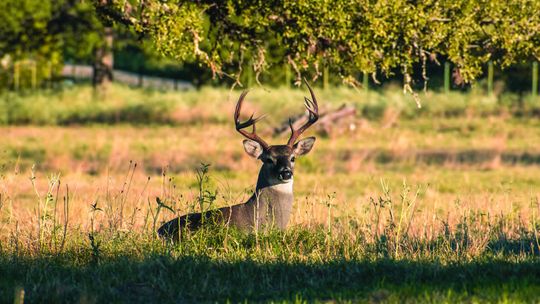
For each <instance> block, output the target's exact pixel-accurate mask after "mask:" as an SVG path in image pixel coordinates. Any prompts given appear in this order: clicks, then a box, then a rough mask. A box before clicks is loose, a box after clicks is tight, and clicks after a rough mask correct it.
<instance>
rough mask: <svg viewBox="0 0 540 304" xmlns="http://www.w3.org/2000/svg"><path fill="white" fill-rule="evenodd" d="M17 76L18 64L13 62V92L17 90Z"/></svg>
mask: <svg viewBox="0 0 540 304" xmlns="http://www.w3.org/2000/svg"><path fill="white" fill-rule="evenodd" d="M19 74H20V71H19V62H18V61H15V63H14V64H13V88H14V89H15V91H18V90H19V80H20V79H19Z"/></svg>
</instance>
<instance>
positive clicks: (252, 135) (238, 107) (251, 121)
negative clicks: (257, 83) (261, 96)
mask: <svg viewBox="0 0 540 304" xmlns="http://www.w3.org/2000/svg"><path fill="white" fill-rule="evenodd" d="M247 93H248V91H244V92H242V94H240V97H239V98H238V102H237V103H236V109H235V111H234V124H235V125H236V131H238V132H239V133H240V134H242V135H244V137H246V138H247V139H250V140H253V141H256V142H258V143H259V144H260V145H261V146H262V147H263V148H264V149H268V148H269V146H268V144H267V143H266V142H265V141H264V140H263V139H262V138H260V137H259V136H258V135H257V133H256V128H255V123H256V122H257V121H259V120H261V119H263V118H264V117H265V116H266V115H261V116H259V117H257V118H253V115H254V114H251V116H250V117H249V119H248V120H246V121H244V122H240V110H241V109H242V103H243V102H244V98H245V97H246V95H247ZM249 126H253V130H252V131H251V133H250V132H247V131H246V130H244V129H245V128H247V127H249Z"/></svg>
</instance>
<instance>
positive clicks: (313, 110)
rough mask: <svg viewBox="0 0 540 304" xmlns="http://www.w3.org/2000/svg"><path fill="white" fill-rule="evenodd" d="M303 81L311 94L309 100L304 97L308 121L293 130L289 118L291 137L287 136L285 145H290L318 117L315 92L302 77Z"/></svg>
mask: <svg viewBox="0 0 540 304" xmlns="http://www.w3.org/2000/svg"><path fill="white" fill-rule="evenodd" d="M304 82H305V83H306V85H307V87H308V89H309V93H310V94H311V99H312V100H309V99H308V98H307V97H304V106H305V107H306V109H307V110H308V112H309V118H308V121H307V122H306V123H305V124H304V125H303V126H301V127H300V128H298V130H295V129H294V128H293V125H292V121H291V120H289V127H290V128H291V137H290V138H289V141H288V142H287V146H289V147H292V146H293V145H294V143H295V142H296V140H297V139H298V137H299V136H300V135H301V134H302V133H304V131H305V130H307V128H309V127H310V126H311V125H312V124H314V123H315V122H316V121H317V120H318V119H319V105H318V104H317V98H315V93H313V90H312V89H311V87H310V86H309V83H308V82H307V80H306V79H305V78H304Z"/></svg>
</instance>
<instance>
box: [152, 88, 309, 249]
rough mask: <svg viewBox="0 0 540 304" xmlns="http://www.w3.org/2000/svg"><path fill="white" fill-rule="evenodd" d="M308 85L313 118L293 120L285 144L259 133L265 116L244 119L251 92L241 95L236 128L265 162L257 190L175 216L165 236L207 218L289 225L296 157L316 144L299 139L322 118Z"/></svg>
mask: <svg viewBox="0 0 540 304" xmlns="http://www.w3.org/2000/svg"><path fill="white" fill-rule="evenodd" d="M306 85H307V87H308V89H309V92H310V94H311V100H310V99H308V98H306V97H305V98H304V99H305V103H304V105H305V107H306V109H307V110H308V112H309V119H308V121H307V122H306V123H305V124H304V125H302V126H301V127H299V128H298V129H296V130H295V129H294V128H293V126H292V123H289V125H290V129H291V137H290V138H289V141H288V142H287V144H285V145H273V146H271V145H268V144H267V143H266V142H265V141H264V140H263V139H262V138H260V137H259V136H258V135H257V133H256V130H255V123H256V122H257V121H259V120H260V119H261V118H262V116H261V117H258V118H253V115H251V117H250V118H249V119H248V120H247V121H244V122H240V119H239V116H240V111H241V109H242V103H243V101H244V98H245V97H246V95H247V91H244V92H243V93H242V94H241V95H240V98H239V99H238V103H237V104H236V110H235V112H234V121H235V124H236V130H237V131H238V132H240V134H242V135H244V136H245V137H246V138H247V139H246V140H244V150H245V151H246V152H247V154H249V155H250V156H252V157H254V158H257V159H260V160H261V161H262V163H263V164H262V166H261V169H260V171H259V177H258V179H257V186H256V188H255V192H254V193H253V195H252V196H251V197H250V198H249V200H248V201H247V202H245V203H243V204H238V205H234V206H230V207H223V208H220V209H216V210H211V211H207V212H204V213H191V214H186V215H183V216H181V217H178V218H175V219H173V220H171V221H169V222H167V223H165V224H163V226H161V227H160V228H159V230H158V233H159V235H160V236H161V237H164V238H173V239H178V236H179V232H180V229H183V228H187V229H189V230H194V229H197V228H199V227H200V226H201V224H202V223H203V221H204V222H209V223H217V224H225V225H232V226H235V227H237V228H240V229H242V230H248V231H253V230H257V229H260V228H261V227H276V228H278V229H285V228H286V227H287V223H288V222H289V218H290V216H291V212H292V204H293V174H294V173H293V172H294V160H295V158H296V157H297V156H300V155H304V154H307V153H308V152H309V151H310V150H311V148H312V147H313V144H314V143H315V137H307V138H304V139H302V140H298V138H299V137H300V135H301V134H302V133H303V132H304V131H305V130H306V129H307V128H309V127H310V126H311V125H313V123H315V122H316V121H317V119H318V118H319V107H318V104H317V99H316V98H315V94H314V93H313V90H312V89H311V87H310V86H309V84H308V83H307V81H306ZM248 127H252V128H253V131H252V132H248V131H246V130H245V128H248ZM297 140H298V141H297Z"/></svg>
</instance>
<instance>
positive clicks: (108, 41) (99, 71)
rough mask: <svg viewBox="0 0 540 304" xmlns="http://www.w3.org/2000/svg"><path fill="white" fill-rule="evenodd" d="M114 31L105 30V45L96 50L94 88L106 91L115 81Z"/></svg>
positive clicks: (108, 28)
mask: <svg viewBox="0 0 540 304" xmlns="http://www.w3.org/2000/svg"><path fill="white" fill-rule="evenodd" d="M112 48H113V29H112V27H106V28H105V29H104V39H103V43H102V44H101V45H100V46H98V47H97V48H96V51H95V61H94V75H93V76H92V84H93V86H94V88H100V89H104V88H106V87H107V86H108V85H109V83H110V82H111V81H112V80H113V63H114V60H113V51H112Z"/></svg>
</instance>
